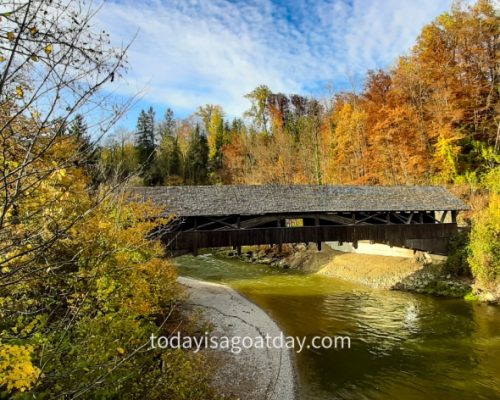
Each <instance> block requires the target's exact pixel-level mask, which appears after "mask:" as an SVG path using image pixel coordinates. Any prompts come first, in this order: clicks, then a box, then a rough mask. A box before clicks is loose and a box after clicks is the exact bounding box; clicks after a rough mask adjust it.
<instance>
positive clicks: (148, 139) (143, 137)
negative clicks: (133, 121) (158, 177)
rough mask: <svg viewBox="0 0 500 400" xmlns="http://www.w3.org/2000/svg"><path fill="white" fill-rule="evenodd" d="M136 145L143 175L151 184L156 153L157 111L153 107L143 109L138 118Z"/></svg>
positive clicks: (147, 182) (146, 181)
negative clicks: (152, 166)
mask: <svg viewBox="0 0 500 400" xmlns="http://www.w3.org/2000/svg"><path fill="white" fill-rule="evenodd" d="M136 147H137V152H138V155H139V163H140V164H141V166H142V172H141V176H142V177H143V178H144V182H145V183H146V184H150V180H151V171H150V169H151V165H152V164H153V161H154V153H155V112H154V110H153V107H149V109H148V110H147V111H144V110H142V111H141V113H140V114H139V118H138V119H137V129H136Z"/></svg>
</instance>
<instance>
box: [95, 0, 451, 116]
mask: <svg viewBox="0 0 500 400" xmlns="http://www.w3.org/2000/svg"><path fill="white" fill-rule="evenodd" d="M451 1H452V0H351V1H348V0H333V1H327V0H321V1H298V0H297V1H292V2H289V1H286V2H284V3H283V4H280V3H278V2H272V1H270V0H253V1H250V0H248V1H244V0H242V1H226V0H198V1H197V0H165V1H163V2H162V1H158V0H156V1H133V0H121V1H119V2H111V1H109V2H106V3H105V5H104V7H103V9H102V11H101V12H100V13H99V15H98V16H99V24H100V25H102V26H104V27H105V28H106V29H107V30H108V31H109V33H110V34H111V36H112V38H114V40H115V41H124V42H126V41H127V40H129V39H130V38H131V37H132V36H133V35H134V34H135V32H136V31H137V30H139V33H138V36H137V38H136V40H135V42H134V43H133V45H132V48H131V50H130V53H129V61H130V71H129V73H128V75H127V78H126V79H127V85H122V86H121V87H120V88H119V89H118V90H119V91H120V92H121V94H125V95H130V94H133V93H135V92H136V91H137V89H138V88H141V87H144V86H146V92H145V100H146V101H150V102H154V103H158V104H163V105H165V106H169V107H172V108H173V109H174V110H181V111H183V112H190V111H193V110H194V109H195V108H196V107H197V106H198V105H202V104H205V103H215V104H221V105H222V106H223V107H224V109H225V110H226V111H227V113H228V114H229V115H232V116H236V115H240V114H241V113H242V112H243V111H244V110H245V109H247V108H248V101H247V100H246V99H244V98H243V95H244V94H246V93H248V92H249V91H251V90H252V89H254V88H255V87H256V86H257V85H259V84H266V85H268V86H269V87H270V88H271V89H273V90H274V91H283V92H287V93H291V92H301V93H304V94H310V93H309V92H308V91H309V90H311V89H310V88H314V87H317V86H318V84H319V83H321V82H326V81H328V82H332V83H333V84H334V86H335V83H338V82H345V81H346V79H347V78H348V76H352V77H359V76H361V75H362V74H363V73H364V72H366V70H368V69H370V68H371V69H373V68H378V67H385V66H387V65H390V64H391V63H392V62H393V61H394V60H395V58H396V57H397V56H398V55H399V54H401V53H403V52H405V51H407V50H408V49H409V47H410V46H411V45H412V43H413V42H414V40H415V38H416V36H417V35H418V33H419V31H420V30H421V28H422V26H423V25H424V24H426V23H428V22H430V21H431V20H432V19H433V18H434V17H435V16H437V15H438V14H439V13H441V12H442V11H444V10H446V9H447V8H449V6H450V4H451Z"/></svg>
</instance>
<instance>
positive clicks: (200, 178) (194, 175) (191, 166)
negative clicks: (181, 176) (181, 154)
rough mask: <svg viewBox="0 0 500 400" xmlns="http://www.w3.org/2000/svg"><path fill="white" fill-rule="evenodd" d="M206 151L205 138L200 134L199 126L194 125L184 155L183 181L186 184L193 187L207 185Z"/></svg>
mask: <svg viewBox="0 0 500 400" xmlns="http://www.w3.org/2000/svg"><path fill="white" fill-rule="evenodd" d="M208 151H209V150H208V143H207V138H206V136H205V135H202V134H201V131H200V126H199V125H196V127H195V129H194V130H193V133H192V136H191V141H190V143H189V148H188V151H187V154H186V166H185V179H186V181H187V183H190V184H194V185H200V184H204V183H207V175H208Z"/></svg>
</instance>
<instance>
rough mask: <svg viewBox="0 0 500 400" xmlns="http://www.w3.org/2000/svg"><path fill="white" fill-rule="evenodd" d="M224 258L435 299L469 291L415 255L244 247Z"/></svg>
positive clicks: (439, 264) (438, 264)
mask: <svg viewBox="0 0 500 400" xmlns="http://www.w3.org/2000/svg"><path fill="white" fill-rule="evenodd" d="M217 254H219V255H221V256H223V257H230V258H235V257H236V258H238V259H240V260H241V261H245V262H251V263H258V264H266V265H269V266H271V267H278V268H291V269H296V270H300V271H303V272H307V273H317V274H320V275H324V276H328V277H332V278H337V279H342V280H345V281H349V282H354V283H360V284H363V285H366V286H369V287H372V288H380V289H389V290H402V291H409V292H416V293H423V294H430V295H436V296H447V297H458V298H463V297H465V296H467V295H469V294H470V293H471V292H472V284H473V282H472V280H470V279H466V278H460V277H454V276H452V275H450V274H449V273H448V272H447V271H446V268H445V266H444V263H443V261H442V260H440V259H439V260H436V259H432V257H430V256H428V255H426V254H425V253H421V252H417V253H416V254H415V256H414V257H395V256H384V255H374V254H359V253H346V252H341V251H337V250H333V249H332V248H330V247H329V246H328V245H325V244H324V245H323V247H322V250H321V251H318V250H317V248H316V246H315V245H309V246H305V245H294V246H284V247H283V249H282V251H281V252H279V251H278V250H277V248H276V247H274V248H270V247H265V246H261V247H259V246H254V247H248V248H244V252H243V253H242V254H241V256H238V255H237V254H236V253H235V252H234V251H231V250H229V251H227V250H226V251H222V252H219V253H217Z"/></svg>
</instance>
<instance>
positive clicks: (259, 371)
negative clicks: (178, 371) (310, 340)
mask: <svg viewBox="0 0 500 400" xmlns="http://www.w3.org/2000/svg"><path fill="white" fill-rule="evenodd" d="M178 281H179V283H181V284H182V285H184V286H186V288H187V291H188V293H189V295H190V297H189V299H188V300H187V302H188V304H190V305H191V306H193V307H196V308H201V309H202V310H203V316H204V318H205V319H207V320H208V321H209V322H211V323H212V324H213V326H214V330H213V331H212V333H211V335H212V336H228V337H233V336H240V337H243V336H249V337H252V338H255V337H258V336H262V337H265V336H266V334H268V335H270V336H279V335H280V334H281V330H280V328H279V327H278V325H277V324H276V323H275V322H274V321H273V320H272V319H271V318H270V317H269V316H268V315H267V314H266V313H265V312H264V311H262V310H261V309H260V308H258V307H257V306H256V305H255V304H253V303H252V302H250V301H249V300H247V299H245V298H244V297H243V296H241V295H240V294H238V293H237V292H236V291H235V290H233V289H232V288H230V287H227V286H224V285H220V284H217V283H210V282H205V281H198V280H195V279H190V278H185V277H179V278H178ZM209 351H214V352H215V357H214V359H215V361H214V371H215V377H214V386H215V387H216V388H217V389H218V390H219V391H221V392H222V394H223V395H226V396H237V397H238V398H240V399H242V400H257V399H259V400H260V399H273V400H282V399H287V400H288V399H291V400H293V399H295V398H296V394H295V392H296V390H295V372H294V364H293V359H292V354H291V353H290V351H288V350H286V349H254V348H252V349H243V350H242V351H241V353H239V354H234V353H232V352H231V351H229V350H209Z"/></svg>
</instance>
